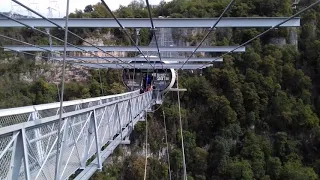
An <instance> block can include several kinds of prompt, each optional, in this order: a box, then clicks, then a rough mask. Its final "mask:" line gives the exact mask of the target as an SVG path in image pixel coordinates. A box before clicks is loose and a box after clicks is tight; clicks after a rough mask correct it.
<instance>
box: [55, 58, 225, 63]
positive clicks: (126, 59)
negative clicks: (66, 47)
mask: <svg viewBox="0 0 320 180" xmlns="http://www.w3.org/2000/svg"><path fill="white" fill-rule="evenodd" d="M101 58H103V60H102V59H101ZM53 59H54V60H57V61H62V60H63V57H53ZM79 59H81V60H84V61H97V60H99V62H101V61H104V60H109V61H117V62H118V59H121V60H122V61H124V62H132V61H142V62H144V61H145V62H146V63H147V61H146V60H145V59H144V58H142V57H100V58H97V57H67V58H66V60H67V61H78V60H79ZM148 59H149V61H151V62H153V61H156V62H159V61H160V59H159V58H158V57H150V58H148ZM215 59H216V60H215ZM161 60H162V61H163V62H185V61H186V60H187V58H183V57H178V58H166V57H162V58H161ZM213 60H215V62H222V61H223V58H218V59H217V58H215V57H206V58H191V59H189V61H188V62H211V61H213Z"/></svg>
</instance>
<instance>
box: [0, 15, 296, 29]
mask: <svg viewBox="0 0 320 180" xmlns="http://www.w3.org/2000/svg"><path fill="white" fill-rule="evenodd" d="M286 19H287V17H229V18H223V19H222V20H221V21H220V22H219V24H218V25H217V27H218V28H228V27H244V28H249V27H251V28H253V27H272V26H274V25H275V24H278V23H279V22H282V21H284V20H286ZM17 20H19V21H21V22H23V23H25V24H28V25H30V26H32V27H56V26H55V25H53V24H51V23H50V22H48V21H46V20H44V19H40V18H33V19H32V18H30V19H27V18H19V19H17ZM50 20H52V21H53V22H55V23H56V24H58V25H60V26H62V27H64V26H65V19H62V18H59V19H58V18H54V19H50ZM119 21H120V22H121V24H122V25H123V26H124V27H126V28H151V24H150V19H148V18H135V19H134V18H119ZM153 21H154V26H155V27H156V28H209V27H211V26H212V24H214V23H215V22H216V21H217V18H202V19H200V18H163V19H161V18H159V19H154V20H153ZM299 26H300V18H295V19H292V20H290V21H288V22H287V23H285V24H283V25H282V26H281V27H299ZM0 27H23V26H22V25H21V24H18V23H16V22H13V21H11V20H8V19H0ZM69 27H70V28H89V27H96V28H118V27H119V25H118V24H117V22H116V21H115V20H114V19H112V18H87V19H85V18H81V19H80V18H79V19H69Z"/></svg>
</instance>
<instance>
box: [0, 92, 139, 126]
mask: <svg viewBox="0 0 320 180" xmlns="http://www.w3.org/2000/svg"><path fill="white" fill-rule="evenodd" d="M138 94H139V92H138V91H133V92H128V93H124V94H117V95H110V96H104V97H98V98H89V99H83V100H74V101H66V102H64V105H63V112H72V111H76V110H80V109H85V108H89V107H93V106H96V105H101V104H105V103H108V102H112V101H114V100H115V99H116V100H119V99H122V98H127V97H131V96H134V95H138ZM59 107H60V103H50V104H41V105H35V106H27V107H19V108H10V109H2V110H0V127H6V126H10V125H14V124H18V123H22V122H27V121H30V120H35V119H39V118H45V117H50V116H54V115H57V114H58V113H59Z"/></svg>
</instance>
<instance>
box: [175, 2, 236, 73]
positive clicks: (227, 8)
mask: <svg viewBox="0 0 320 180" xmlns="http://www.w3.org/2000/svg"><path fill="white" fill-rule="evenodd" d="M234 2H235V0H231V1H230V3H229V4H228V6H227V7H226V8H225V9H224V10H223V12H222V13H221V14H220V17H219V18H218V20H217V21H216V22H215V23H214V25H213V26H211V27H210V30H209V32H208V33H207V34H206V35H205V36H204V38H203V39H202V40H201V42H200V43H199V45H198V46H197V47H196V49H195V50H194V51H193V52H192V53H191V55H190V56H189V57H188V59H187V60H186V61H185V62H184V63H183V64H182V66H181V68H180V69H182V68H183V66H184V65H185V64H187V63H188V61H189V60H190V59H191V58H192V56H193V55H194V54H195V53H196V52H197V50H198V49H199V48H200V46H201V45H202V44H203V42H204V41H205V40H206V39H207V38H208V36H209V35H210V34H211V32H212V31H214V30H215V29H216V26H217V25H218V23H219V22H220V21H221V19H222V17H223V16H224V15H225V13H226V12H227V11H228V10H229V9H230V7H231V6H232V4H233V3H234Z"/></svg>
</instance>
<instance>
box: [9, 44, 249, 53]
mask: <svg viewBox="0 0 320 180" xmlns="http://www.w3.org/2000/svg"><path fill="white" fill-rule="evenodd" d="M3 47H4V49H5V51H10V50H13V51H45V50H44V49H50V50H52V51H61V52H62V51H64V50H63V48H64V47H63V46H52V47H50V46H40V47H41V48H43V49H40V48H37V47H33V46H21V45H18V46H3ZM77 47H79V48H81V49H83V50H86V51H91V52H96V51H100V50H98V49H97V48H95V47H93V46H77ZM99 48H101V49H103V50H104V51H108V52H116V51H120V52H138V50H137V48H136V47H134V46H99ZM139 48H140V49H141V51H142V52H157V51H158V50H157V48H156V47H149V46H140V47H139ZM195 48H196V47H195V46H186V47H180V46H171V47H159V50H160V52H192V51H194V50H195ZM235 48H236V46H207V47H200V48H199V49H198V50H197V52H229V51H232V50H233V49H235ZM67 51H74V52H79V51H80V52H81V50H80V49H78V48H75V47H72V46H68V47H67ZM245 51H246V48H245V47H241V48H239V49H237V50H236V51H234V52H245Z"/></svg>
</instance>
